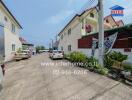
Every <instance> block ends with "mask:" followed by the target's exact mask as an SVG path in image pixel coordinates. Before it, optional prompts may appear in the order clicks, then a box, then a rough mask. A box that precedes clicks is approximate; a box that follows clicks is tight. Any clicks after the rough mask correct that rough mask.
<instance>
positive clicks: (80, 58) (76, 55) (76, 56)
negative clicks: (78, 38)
mask: <svg viewBox="0 0 132 100" xmlns="http://www.w3.org/2000/svg"><path fill="white" fill-rule="evenodd" d="M86 59H87V57H86V55H85V54H83V53H81V52H72V53H70V55H69V60H70V61H72V62H84V61H86Z"/></svg>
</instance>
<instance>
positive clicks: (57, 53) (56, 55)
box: [49, 50, 64, 59]
mask: <svg viewBox="0 0 132 100" xmlns="http://www.w3.org/2000/svg"><path fill="white" fill-rule="evenodd" d="M49 57H50V58H51V59H63V58H64V52H63V51H61V50H52V51H50V53H49Z"/></svg>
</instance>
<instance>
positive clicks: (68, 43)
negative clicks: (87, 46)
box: [58, 7, 124, 54]
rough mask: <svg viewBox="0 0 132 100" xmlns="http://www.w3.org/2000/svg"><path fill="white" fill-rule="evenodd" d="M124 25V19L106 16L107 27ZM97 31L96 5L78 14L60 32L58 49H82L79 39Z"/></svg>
mask: <svg viewBox="0 0 132 100" xmlns="http://www.w3.org/2000/svg"><path fill="white" fill-rule="evenodd" d="M123 25H124V24H123V22H122V21H118V22H116V21H115V19H114V18H113V17H112V16H111V15H109V16H106V17H105V18H104V27H105V29H112V28H116V27H119V26H123ZM95 32H98V10H97V8H96V7H92V8H90V9H87V10H85V11H84V12H82V13H81V14H76V15H75V16H74V17H73V18H72V20H71V21H70V22H69V23H68V24H67V25H66V26H65V27H64V28H63V29H62V30H61V32H60V33H59V34H58V36H59V46H58V49H60V50H63V51H64V52H65V53H66V54H68V53H70V52H73V51H80V50H79V48H78V39H80V38H82V36H85V35H91V34H93V33H95Z"/></svg>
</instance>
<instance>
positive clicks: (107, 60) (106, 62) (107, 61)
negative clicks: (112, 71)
mask: <svg viewBox="0 0 132 100" xmlns="http://www.w3.org/2000/svg"><path fill="white" fill-rule="evenodd" d="M113 64H114V60H112V59H111V58H110V53H109V54H107V55H105V57H104V66H105V67H106V68H111V66H112V65H113Z"/></svg>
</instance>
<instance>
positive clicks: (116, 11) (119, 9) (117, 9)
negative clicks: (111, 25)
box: [110, 5, 124, 16]
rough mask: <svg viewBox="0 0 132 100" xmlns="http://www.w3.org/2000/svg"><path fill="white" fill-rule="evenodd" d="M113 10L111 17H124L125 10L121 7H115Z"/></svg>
mask: <svg viewBox="0 0 132 100" xmlns="http://www.w3.org/2000/svg"><path fill="white" fill-rule="evenodd" d="M110 9H111V15H112V16H124V8H123V7H121V6H118V5H116V6H113V7H111V8H110Z"/></svg>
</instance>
